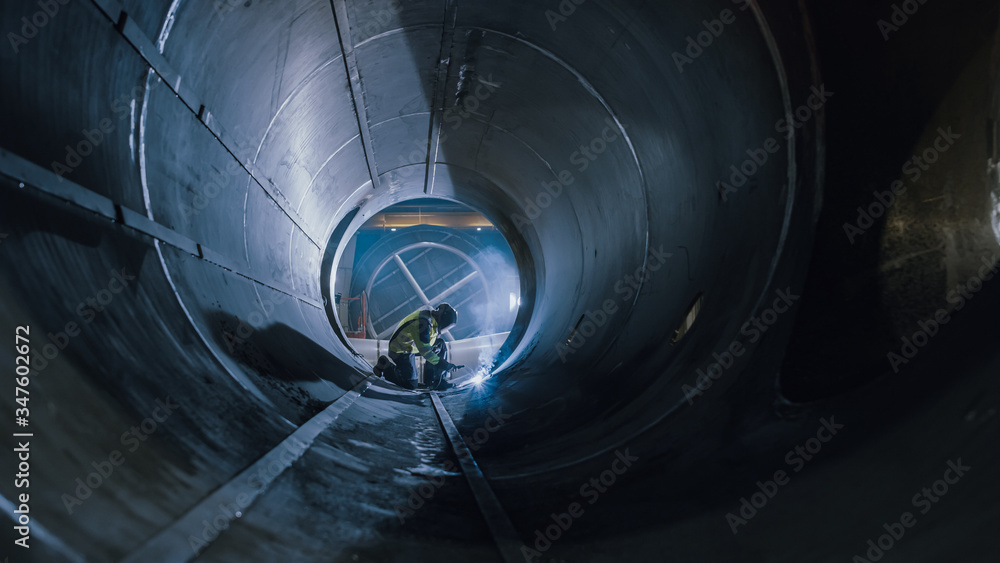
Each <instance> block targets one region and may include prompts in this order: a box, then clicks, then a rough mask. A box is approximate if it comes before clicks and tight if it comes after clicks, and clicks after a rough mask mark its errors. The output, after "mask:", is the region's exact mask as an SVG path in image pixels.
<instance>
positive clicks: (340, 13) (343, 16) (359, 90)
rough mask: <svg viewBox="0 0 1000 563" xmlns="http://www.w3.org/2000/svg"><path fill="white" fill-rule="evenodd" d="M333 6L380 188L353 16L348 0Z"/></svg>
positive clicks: (375, 184)
mask: <svg viewBox="0 0 1000 563" xmlns="http://www.w3.org/2000/svg"><path fill="white" fill-rule="evenodd" d="M330 5H331V7H332V8H333V20H334V23H335V24H336V25H337V37H338V38H339V40H340V52H341V53H343V54H344V70H345V71H346V72H347V80H348V82H350V84H351V99H352V101H353V102H354V115H355V116H357V119H358V131H360V132H361V148H362V149H363V150H364V151H365V160H366V161H367V163H368V175H369V176H370V177H371V179H372V189H375V190H377V189H379V187H380V186H381V183H380V182H379V178H378V168H377V167H376V166H375V149H374V145H373V144H372V132H371V129H370V128H369V127H368V110H367V108H366V107H365V89H364V85H363V84H362V83H361V73H360V72H358V59H357V57H356V56H355V54H354V39H353V37H352V36H351V18H350V16H349V15H348V12H347V2H346V0H330Z"/></svg>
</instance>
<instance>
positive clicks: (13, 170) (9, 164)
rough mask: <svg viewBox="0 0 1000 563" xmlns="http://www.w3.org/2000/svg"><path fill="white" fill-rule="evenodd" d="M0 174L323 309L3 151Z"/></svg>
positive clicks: (170, 230) (171, 232)
mask: <svg viewBox="0 0 1000 563" xmlns="http://www.w3.org/2000/svg"><path fill="white" fill-rule="evenodd" d="M0 173H2V174H4V175H5V176H8V177H10V178H13V179H15V180H17V181H18V182H21V183H23V184H24V185H25V186H29V187H30V188H31V189H32V190H33V191H37V192H41V193H44V194H47V195H50V196H53V197H56V198H58V199H61V200H63V201H67V202H69V203H71V204H72V205H74V206H76V207H79V208H81V209H85V210H87V211H90V212H92V213H96V214H97V215H100V216H101V217H104V218H105V219H108V220H110V221H111V222H113V223H118V224H120V225H122V226H124V227H128V228H129V229H131V230H133V231H135V232H138V233H141V234H143V235H146V236H148V237H150V238H152V239H154V240H158V241H160V242H163V243H166V244H169V245H170V246H173V247H174V248H177V249H179V250H182V251H184V252H187V253H189V254H191V255H193V256H195V257H196V258H198V259H199V260H202V261H203V262H208V263H209V264H212V265H214V266H217V267H219V268H222V269H224V270H229V271H230V272H232V273H234V274H236V275H238V276H240V277H243V278H246V279H248V280H250V281H252V282H254V283H256V284H260V285H262V286H264V287H267V288H270V289H273V290H274V291H277V292H280V293H284V294H285V295H288V296H289V297H292V298H293V299H297V300H299V301H301V302H303V303H306V304H308V305H311V306H312V307H315V308H317V309H322V308H323V304H322V303H320V302H319V301H316V300H314V299H310V298H308V297H305V296H302V295H296V294H295V293H293V292H292V291H291V290H290V289H289V288H282V287H280V286H278V285H277V284H273V283H266V282H263V281H261V280H259V279H257V278H255V277H253V276H251V275H249V274H247V273H245V272H242V271H240V268H239V267H237V266H236V265H235V264H233V263H231V262H229V261H228V260H227V259H226V257H225V256H224V255H222V254H221V253H219V252H216V251H215V250H212V249H211V248H208V247H206V246H204V245H202V244H200V243H198V242H196V241H194V240H193V239H191V238H190V237H188V236H187V235H184V234H182V233H179V232H177V231H175V230H173V229H171V228H170V227H168V226H166V225H164V224H162V223H157V222H156V221H153V220H152V219H150V218H148V217H146V216H145V215H143V214H141V213H138V212H136V211H133V210H132V209H129V208H128V207H125V206H124V205H120V204H118V203H115V202H114V201H112V200H111V199H110V198H108V197H106V196H103V195H101V194H99V193H97V192H95V191H93V190H89V189H87V188H85V187H83V186H81V185H80V184H77V183H76V182H73V181H72V180H67V179H65V178H62V177H61V176H58V175H56V174H55V173H54V172H52V171H51V170H48V169H46V168H42V167H41V166H38V165H37V164H35V163H33V162H31V161H29V160H27V159H25V158H23V157H21V156H18V155H16V154H14V153H12V152H10V151H8V150H6V149H4V148H0Z"/></svg>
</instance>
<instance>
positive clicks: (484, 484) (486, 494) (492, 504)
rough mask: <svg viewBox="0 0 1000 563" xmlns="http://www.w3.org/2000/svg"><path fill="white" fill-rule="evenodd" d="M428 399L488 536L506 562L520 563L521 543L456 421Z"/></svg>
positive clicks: (434, 396)
mask: <svg viewBox="0 0 1000 563" xmlns="http://www.w3.org/2000/svg"><path fill="white" fill-rule="evenodd" d="M430 396H431V402H432V404H433V405H434V412H436V413H437V416H438V420H440V421H441V426H442V428H444V431H445V435H446V436H447V437H448V442H449V443H450V444H451V449H452V451H453V452H455V456H456V457H457V458H458V463H459V465H460V466H461V468H462V474H463V475H465V479H466V481H468V482H469V488H470V489H472V496H474V497H475V499H476V504H477V505H479V510H480V511H481V512H482V514H483V518H485V519H486V525H487V527H489V529H490V534H491V535H492V536H493V540H494V541H495V542H496V544H497V548H498V549H499V550H500V554H501V555H502V556H503V559H504V561H505V562H506V563H515V562H521V561H523V560H524V558H523V557H522V555H521V546H522V545H523V543H522V542H521V538H520V536H518V534H517V530H515V529H514V525H513V524H512V523H511V521H510V518H509V517H508V516H507V512H506V511H505V510H504V509H503V506H502V505H501V504H500V501H499V500H498V499H497V497H496V495H495V494H494V493H493V489H491V488H490V484H489V482H488V481H487V480H486V477H485V476H484V475H483V472H482V471H481V470H480V469H479V465H478V464H477V463H476V460H475V459H473V457H472V452H471V451H470V450H469V446H468V445H466V443H465V440H463V439H462V434H461V433H460V432H459V431H458V427H457V426H455V422H454V421H453V420H452V419H451V416H450V415H449V414H448V411H447V410H445V408H444V405H443V404H442V403H441V399H439V398H438V396H437V393H435V392H433V391H432V392H431V393H430Z"/></svg>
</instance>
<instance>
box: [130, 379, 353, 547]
mask: <svg viewBox="0 0 1000 563" xmlns="http://www.w3.org/2000/svg"><path fill="white" fill-rule="evenodd" d="M371 384H372V378H371V377H367V378H365V379H364V380H362V381H360V382H358V384H357V385H355V386H354V388H352V389H351V390H350V391H348V392H347V393H344V394H343V395H341V396H340V397H338V398H337V399H336V400H335V401H333V402H332V403H330V405H328V406H327V407H326V408H325V409H323V410H322V411H321V412H320V413H319V414H317V415H316V416H314V417H312V418H310V419H309V420H308V421H306V423H305V424H303V425H302V426H300V427H298V429H296V430H295V431H294V432H292V433H291V434H290V435H289V436H288V437H287V438H285V439H284V440H282V441H281V443H280V444H278V445H277V446H275V447H274V448H273V449H272V450H271V451H269V452H267V453H266V454H264V455H263V456H262V457H261V458H260V459H258V460H257V461H255V462H254V463H253V464H251V465H250V466H249V467H247V468H246V469H244V470H243V471H241V472H240V473H239V474H237V475H236V476H235V477H233V478H232V479H230V480H229V482H227V483H225V484H223V485H222V486H220V487H219V488H217V489H215V490H214V491H212V492H211V493H210V494H209V495H208V496H206V497H205V498H203V499H202V500H201V501H200V502H198V503H197V504H196V505H194V506H193V507H191V508H190V509H188V511H187V512H185V513H184V514H183V515H182V516H181V517H180V518H178V519H177V520H175V521H174V522H173V523H172V524H170V525H169V526H167V527H166V528H164V529H163V530H161V531H160V532H159V533H157V534H156V535H155V536H153V537H152V538H150V539H149V540H148V541H146V542H145V543H144V544H142V545H141V546H140V547H139V548H137V549H136V550H135V551H133V552H132V553H130V554H128V556H126V557H125V558H124V559H123V560H122V562H123V563H146V562H147V561H190V560H191V559H193V558H194V557H196V556H197V555H199V554H200V553H201V552H203V551H204V550H205V548H207V547H208V546H209V545H211V543H212V542H213V541H215V540H217V539H218V538H219V536H221V535H222V533H224V531H225V530H226V529H228V528H229V522H232V521H233V520H235V519H238V518H242V517H243V512H244V511H247V510H249V508H250V507H251V506H252V505H253V503H254V502H255V501H256V500H257V499H258V498H260V497H261V496H263V495H264V493H266V492H267V491H268V490H269V488H270V486H271V484H272V483H274V482H275V481H276V480H277V479H278V477H280V476H281V475H283V474H284V473H285V471H286V470H287V469H288V468H289V467H291V466H292V464H293V463H295V462H296V461H298V460H299V459H300V458H301V457H302V455H303V454H305V452H306V450H308V449H309V448H310V447H312V444H313V442H314V441H315V440H316V437H317V436H319V435H320V433H322V432H324V431H325V430H327V429H328V428H330V426H331V425H332V424H333V423H334V422H336V420H337V418H338V417H340V415H341V414H343V413H344V411H346V410H347V409H348V408H350V407H351V405H353V404H354V403H355V402H356V401H357V400H358V398H359V397H360V396H361V395H363V394H364V393H365V391H367V390H368V388H369V387H370V386H371ZM275 468H277V469H275ZM257 482H259V483H260V485H259V486H257V485H252V484H251V483H257ZM238 499H245V500H242V501H241V500H238ZM233 506H236V508H237V511H236V512H235V513H234V512H232V511H231V507H233ZM223 509H225V510H223ZM220 515H221V516H224V517H225V518H226V525H225V526H224V527H223V526H219V525H216V524H215V522H216V520H217V518H218V517H219V516H220ZM203 521H210V522H212V524H213V525H214V526H216V528H219V527H222V530H219V533H218V534H217V535H216V536H215V537H214V538H212V539H211V540H210V541H202V539H199V536H198V535H199V534H201V532H202V531H203V529H204V525H203ZM192 539H198V541H199V543H203V544H204V545H202V546H199V547H200V549H199V550H198V552H197V553H196V552H195V550H194V548H193V541H192Z"/></svg>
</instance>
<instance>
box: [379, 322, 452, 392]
mask: <svg viewBox="0 0 1000 563" xmlns="http://www.w3.org/2000/svg"><path fill="white" fill-rule="evenodd" d="M457 322H458V313H457V312H456V311H455V309H454V308H453V307H452V306H451V305H449V304H447V303H441V304H440V305H438V306H437V307H436V308H434V309H418V310H416V311H414V312H412V313H410V314H409V315H407V316H406V317H405V318H404V319H403V320H402V321H400V322H399V326H397V327H396V331H395V332H393V333H392V337H390V338H389V356H388V357H386V356H380V357H379V359H378V362H376V364H375V368H374V372H375V376H376V377H383V378H385V379H386V381H390V382H392V383H395V384H397V385H399V386H400V387H403V388H406V389H416V388H417V383H418V379H417V366H416V358H415V357H414V354H420V355H421V356H423V358H424V360H426V364H424V381H425V383H426V384H427V386H428V387H429V388H431V389H444V388H447V387H448V385H449V384H448V372H451V371H453V370H456V369H460V368H462V367H463V366H456V365H455V364H453V363H450V362H449V361H448V347H447V345H446V344H445V341H444V339H443V338H441V334H442V333H444V332H445V331H447V330H449V329H451V328H452V327H453V326H455V324H456V323H457Z"/></svg>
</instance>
